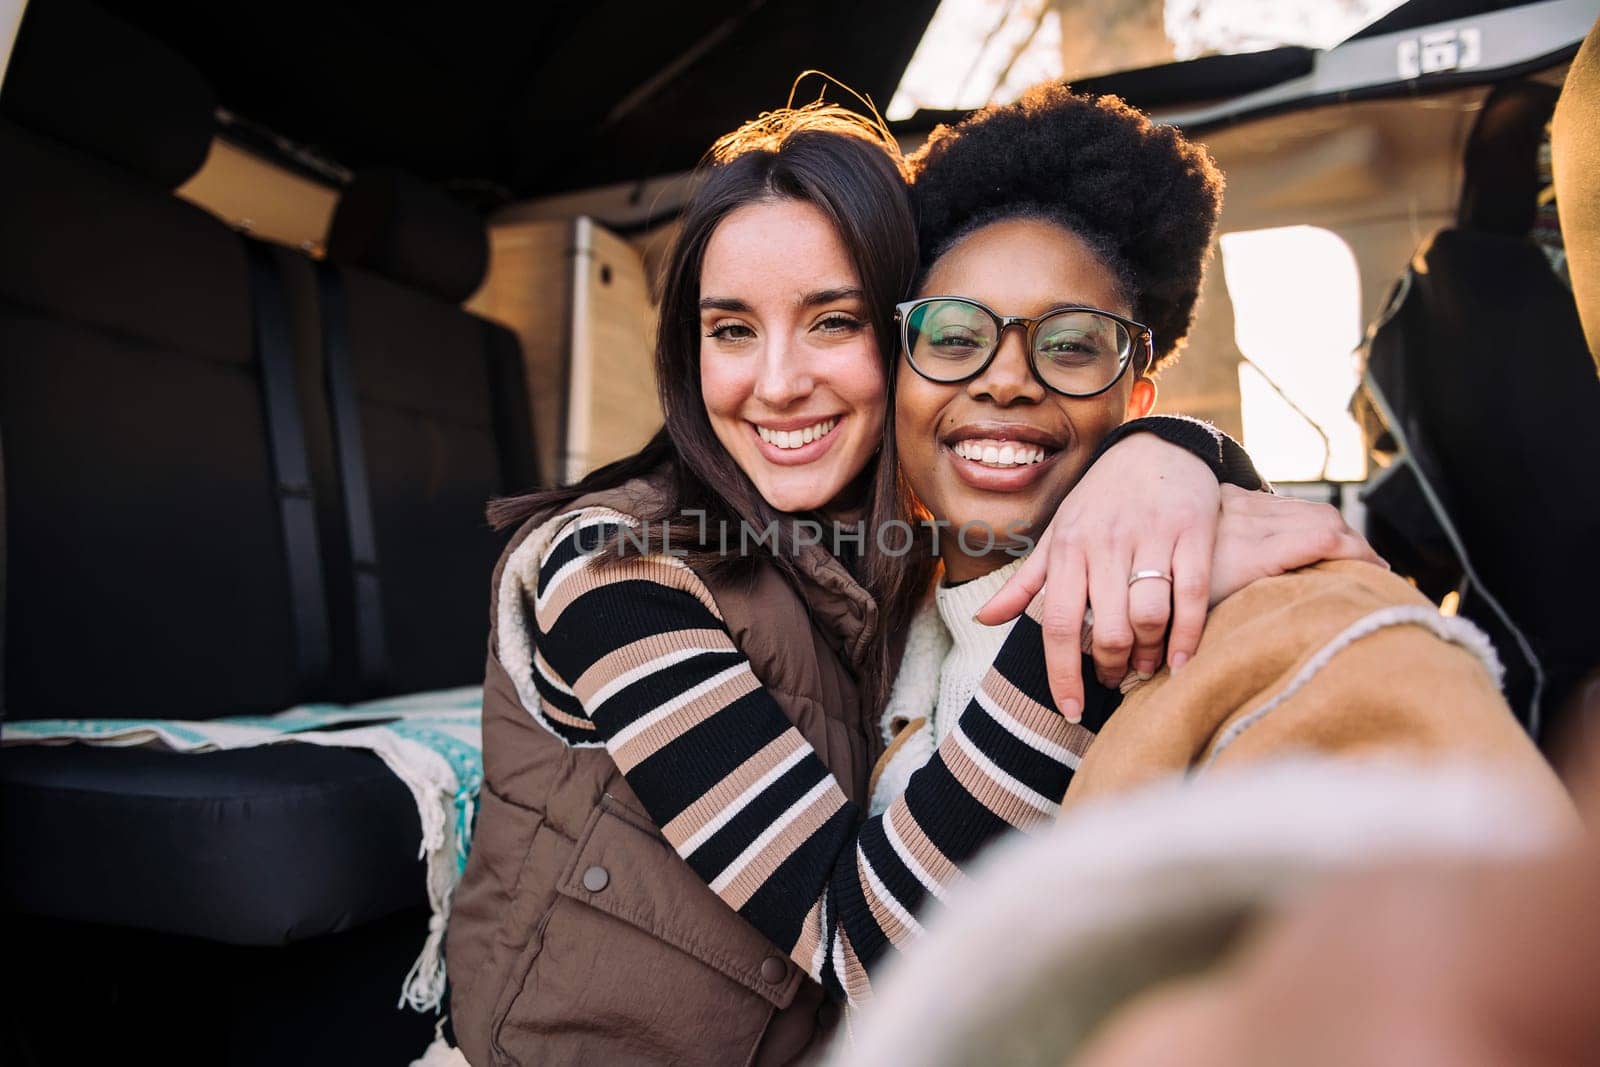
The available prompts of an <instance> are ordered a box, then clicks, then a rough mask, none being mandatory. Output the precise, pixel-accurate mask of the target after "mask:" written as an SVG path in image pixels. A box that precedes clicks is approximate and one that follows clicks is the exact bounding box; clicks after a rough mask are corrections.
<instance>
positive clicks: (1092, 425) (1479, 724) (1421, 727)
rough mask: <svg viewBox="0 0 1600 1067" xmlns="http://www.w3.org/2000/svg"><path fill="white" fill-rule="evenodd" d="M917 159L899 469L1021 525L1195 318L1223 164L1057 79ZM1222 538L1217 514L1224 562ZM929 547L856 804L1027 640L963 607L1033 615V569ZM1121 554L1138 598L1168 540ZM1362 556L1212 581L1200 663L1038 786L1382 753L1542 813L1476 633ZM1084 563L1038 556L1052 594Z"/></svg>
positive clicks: (1168, 673)
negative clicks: (1279, 759) (1476, 779)
mask: <svg viewBox="0 0 1600 1067" xmlns="http://www.w3.org/2000/svg"><path fill="white" fill-rule="evenodd" d="M911 166H912V169H913V175H914V184H913V200H914V202H915V204H916V206H917V208H918V215H919V220H920V237H921V247H922V266H921V275H920V279H919V282H918V285H917V296H916V297H915V298H914V299H912V300H910V301H906V302H904V303H901V304H900V305H899V306H898V308H897V311H896V318H897V325H898V328H899V333H900V341H901V352H902V358H901V361H900V366H899V368H898V373H897V382H896V397H895V438H896V444H897V449H898V454H899V457H900V463H901V469H902V470H903V471H904V473H905V476H906V479H907V481H908V483H909V484H910V486H911V489H912V491H913V492H914V493H915V495H916V497H917V498H918V500H920V501H921V502H922V503H923V504H924V505H925V506H926V507H927V508H928V509H929V510H930V511H932V512H933V513H934V514H935V515H938V516H941V517H943V518H944V519H947V520H948V521H949V524H950V526H949V527H948V528H949V529H956V530H958V529H960V528H961V527H962V526H963V525H964V524H983V525H987V526H990V527H994V528H1006V529H1009V530H1011V531H1013V533H1014V534H1015V536H1016V537H1017V538H1018V539H1020V540H1024V541H1028V542H1032V541H1038V540H1040V539H1042V538H1043V537H1044V536H1045V531H1046V528H1047V526H1048V524H1050V523H1051V522H1052V520H1053V519H1054V520H1055V521H1056V522H1058V523H1059V522H1060V521H1061V520H1060V519H1059V518H1056V516H1057V509H1058V508H1060V507H1061V502H1062V500H1063V498H1065V497H1067V495H1068V493H1069V491H1071V490H1073V489H1074V487H1075V486H1078V485H1079V484H1080V480H1084V481H1086V480H1087V479H1089V478H1093V477H1094V476H1095V473H1096V472H1091V473H1089V474H1088V475H1087V476H1086V475H1085V471H1086V470H1088V465H1089V463H1090V461H1091V460H1092V459H1093V458H1094V457H1095V455H1096V454H1097V449H1098V448H1100V447H1102V445H1103V442H1105V441H1106V440H1108V439H1111V438H1112V437H1113V436H1114V435H1115V434H1116V432H1117V427H1118V426H1120V425H1123V424H1124V423H1125V422H1126V420H1129V419H1137V418H1138V417H1140V416H1142V415H1144V414H1145V413H1147V412H1148V411H1149V410H1150V406H1151V404H1152V403H1153V402H1154V399H1155V386H1154V384H1153V383H1152V382H1151V380H1150V378H1149V374H1150V373H1152V372H1153V371H1155V370H1158V369H1159V368H1160V366H1161V365H1162V364H1163V363H1164V362H1167V361H1169V360H1170V359H1171V358H1172V356H1173V354H1174V353H1175V351H1176V350H1177V348H1178V346H1179V345H1180V344H1181V343H1182V340H1183V337H1184V335H1185V334H1186V333H1187V331H1188V328H1189V322H1190V317H1191V314H1192V311H1193V308H1194V303H1195V298H1196V296H1197V294H1198V291H1199V284H1200V276H1201V266H1202V263H1203V262H1204V259H1205V256H1206V253H1207V250H1208V248H1209V247H1210V243H1211V235H1212V230H1213V227H1214V225H1215V220H1216V216H1217V213H1218V210H1219V208H1220V202H1221V177H1220V175H1219V174H1218V173H1217V171H1216V169H1215V166H1214V164H1213V163H1212V162H1211V160H1210V158H1209V157H1208V156H1207V155H1206V153H1205V151H1204V150H1203V149H1202V148H1200V147H1199V146H1197V145H1193V144H1190V143H1189V142H1187V141H1186V140H1185V139H1184V138H1183V137H1182V135H1181V134H1179V133H1178V132H1177V131H1175V130H1173V129H1171V128H1169V127H1160V126H1156V125H1154V124H1152V123H1151V122H1150V121H1149V120H1148V119H1147V118H1145V117H1144V116H1143V115H1141V114H1139V113H1138V112H1136V111H1134V110H1133V109H1131V108H1129V107H1127V106H1126V105H1124V104H1122V103H1121V102H1120V101H1118V100H1116V99H1115V98H1112V97H1103V98H1101V99H1099V100H1094V99H1091V98H1088V97H1080V96H1074V95H1072V94H1071V93H1070V92H1068V91H1067V90H1066V89H1064V88H1062V87H1060V86H1041V87H1039V88H1036V89H1034V90H1032V91H1030V92H1029V93H1027V94H1025V95H1024V96H1023V98H1022V99H1021V100H1019V101H1018V102H1017V103H1016V104H1013V105H1010V106H1007V107H1002V108H991V109H987V110H985V111H983V112H980V113H978V114H977V115H974V116H973V117H971V118H969V119H968V120H966V121H965V122H963V123H962V124H960V125H959V126H956V127H955V128H954V129H947V128H941V129H940V130H938V131H935V133H934V135H933V136H932V138H931V139H930V140H929V142H928V144H927V146H926V147H925V148H924V149H923V150H922V151H921V153H920V154H919V155H918V156H916V157H914V158H913V159H912V160H911ZM1243 503H1244V504H1245V506H1248V505H1249V504H1250V503H1251V501H1250V500H1249V499H1248V498H1247V499H1245V500H1244V501H1243ZM1070 510H1071V509H1070V506H1069V507H1068V508H1065V509H1062V512H1063V515H1065V514H1066V513H1067V512H1069V511H1070ZM1228 540H1229V535H1228V532H1227V530H1226V529H1224V530H1223V531H1222V532H1221V533H1220V534H1219V545H1220V546H1221V547H1222V550H1221V551H1219V554H1218V559H1219V561H1221V560H1222V559H1224V558H1225V557H1227V556H1228V555H1229V554H1230V553H1229V552H1228V551H1227V544H1228ZM941 548H942V552H941V555H942V556H943V558H944V572H943V576H942V581H941V583H940V586H939V588H938V589H937V591H936V599H935V604H934V606H933V608H931V609H929V610H926V611H924V612H922V613H921V614H919V615H918V617H917V618H916V619H915V620H914V621H913V623H912V624H911V636H910V639H909V641H908V646H909V647H908V652H907V654H906V656H905V658H904V659H903V660H902V663H901V666H900V676H899V678H898V680H897V682H896V684H895V688H894V692H893V693H892V695H891V697H890V700H889V702H888V705H887V707H886V710H885V713H884V716H883V726H884V729H885V732H886V739H887V740H888V742H889V749H888V751H887V753H886V756H885V758H884V759H883V760H882V761H881V762H880V764H879V767H878V768H877V771H876V773H875V775H874V794H873V802H872V806H871V810H872V811H893V810H894V807H895V805H896V804H898V803H900V802H901V798H902V797H903V796H904V795H905V794H906V792H907V791H908V789H913V788H915V783H916V782H917V775H919V774H922V773H924V768H926V767H927V766H929V765H930V764H932V763H935V762H937V761H938V759H939V755H940V754H941V753H944V752H946V746H948V745H949V741H950V738H951V737H957V738H959V737H960V735H962V734H963V733H965V732H966V731H967V729H968V718H967V714H968V713H967V711H966V710H965V708H966V705H967V702H968V700H970V699H972V698H973V695H974V693H976V694H977V695H978V702H979V703H983V702H984V698H985V697H987V698H988V699H989V701H990V702H992V701H994V700H996V699H998V698H999V696H1000V694H1001V693H1002V692H1004V691H1003V690H1002V689H1000V688H999V687H997V686H996V685H995V676H996V672H997V671H998V673H999V674H1001V675H1006V676H1010V675H1012V674H1014V673H1015V672H1016V671H1018V670H1020V669H1022V664H1024V663H1026V661H1027V659H1028V649H1030V648H1038V647H1039V642H1040V634H1039V627H1038V626H1037V624H1036V623H1035V622H1034V621H1033V619H1031V618H1030V617H1029V616H1028V615H1024V616H1023V618H1022V619H1021V620H1019V621H1018V622H1017V623H1016V624H1015V625H1014V627H1011V628H1007V627H1003V626H994V627H991V626H986V625H984V624H983V623H982V622H980V621H979V618H980V617H982V618H986V619H988V620H989V621H999V618H1000V617H1004V615H1005V613H1006V612H1007V611H1010V613H1011V614H1012V615H1015V614H1017V613H1018V612H1020V611H1021V610H1022V608H1024V607H1026V606H1027V605H1028V603H1029V597H1030V596H1031V595H1032V594H1033V593H1034V592H1035V591H1036V590H1037V586H1038V579H1037V578H1036V577H1034V576H1033V575H1032V574H1021V575H1020V576H1019V572H1021V571H1022V569H1023V568H1024V567H1026V566H1028V564H1025V563H1023V562H1022V561H1021V560H1018V559H1016V558H1015V554H1014V552H1009V551H1008V550H1007V548H1008V546H1006V545H1003V544H1001V545H980V546H973V545H972V544H971V543H970V541H963V540H961V539H960V538H958V537H954V536H950V537H947V539H946V542H945V543H944V544H943V545H942V546H941ZM1113 551H1114V552H1115V553H1116V554H1115V556H1114V557H1113V558H1114V559H1115V560H1116V561H1117V568H1116V570H1115V571H1114V572H1113V574H1114V575H1116V577H1114V578H1113V580H1123V579H1121V577H1120V576H1122V575H1125V576H1126V577H1125V583H1126V588H1128V590H1129V596H1130V598H1131V599H1132V600H1133V603H1132V606H1131V608H1130V611H1131V613H1132V614H1134V615H1135V616H1137V615H1138V614H1139V612H1140V610H1141V609H1140V606H1139V600H1140V599H1142V598H1146V597H1152V596H1153V597H1154V598H1156V599H1157V600H1164V599H1165V598H1166V596H1167V595H1168V590H1167V588H1166V585H1167V582H1168V581H1169V580H1170V579H1169V575H1170V572H1169V571H1168V567H1167V564H1168V560H1167V559H1166V558H1165V557H1164V556H1162V555H1149V554H1147V552H1148V551H1149V548H1148V546H1146V545H1143V544H1140V543H1138V542H1137V541H1136V540H1134V539H1127V540H1125V541H1123V542H1122V543H1120V544H1117V545H1115V546H1113ZM1035 555H1036V556H1037V555H1038V553H1035ZM1352 555H1354V554H1352ZM1377 562H1378V561H1377V560H1376V558H1375V557H1371V556H1370V555H1368V556H1366V557H1365V558H1362V557H1359V556H1356V558H1353V559H1348V560H1344V561H1340V562H1331V563H1320V564H1318V565H1317V566H1314V567H1309V568H1307V569H1305V570H1303V571H1299V572H1297V573H1293V574H1286V575H1283V576H1281V577H1279V576H1276V575H1275V574H1268V575H1257V576H1255V579H1256V580H1251V581H1249V582H1247V583H1238V584H1234V583H1229V582H1228V581H1227V580H1226V579H1224V580H1223V581H1222V583H1221V595H1219V596H1218V598H1217V599H1219V600H1220V599H1221V598H1222V595H1226V594H1227V593H1228V592H1229V591H1230V590H1231V589H1240V591H1239V592H1238V593H1237V594H1236V595H1234V596H1232V597H1230V598H1229V599H1228V600H1227V602H1226V603H1223V604H1221V605H1220V606H1219V607H1218V608H1217V609H1216V611H1215V612H1213V613H1212V615H1211V618H1210V619H1209V620H1208V622H1207V626H1206V633H1205V637H1204V639H1203V640H1202V642H1201V643H1200V646H1199V650H1198V652H1197V654H1196V655H1195V656H1194V657H1193V659H1192V660H1189V661H1184V660H1176V661H1174V662H1173V663H1172V664H1171V669H1170V670H1163V671H1161V672H1160V673H1159V674H1158V675H1156V676H1155V677H1152V673H1153V672H1147V671H1138V672H1135V673H1134V674H1132V675H1130V676H1129V677H1128V678H1126V679H1122V680H1120V683H1121V684H1120V685H1119V686H1118V688H1117V690H1104V689H1102V690H1098V691H1097V690H1095V689H1094V688H1093V687H1091V688H1090V690H1089V696H1090V702H1089V707H1088V709H1087V711H1086V712H1085V713H1084V715H1083V721H1082V723H1081V725H1080V726H1076V727H1071V728H1070V729H1068V730H1067V731H1066V735H1067V736H1070V741H1069V742H1068V743H1066V744H1065V745H1064V749H1065V751H1064V752H1063V753H1062V754H1061V759H1060V762H1059V765H1058V766H1057V767H1056V768H1055V772H1054V774H1053V775H1048V776H1045V775H1041V777H1040V778H1038V779H1036V780H1034V781H1032V782H1030V783H1029V784H1030V786H1031V788H1032V790H1033V791H1034V792H1035V793H1037V794H1038V795H1040V796H1043V797H1051V798H1058V799H1059V798H1061V797H1062V796H1063V794H1064V795H1065V800H1066V803H1067V804H1068V805H1069V806H1070V805H1071V804H1075V803H1077V802H1079V801H1080V800H1082V799H1083V798H1085V797H1088V796H1093V795H1102V794H1105V793H1111V792H1117V791H1119V790H1122V789H1126V788H1128V787H1129V786H1131V785H1133V784H1136V783H1139V782H1143V781H1148V780H1149V779H1151V778H1153V777H1156V776H1158V775H1161V774H1167V773H1191V772H1195V771H1200V770H1208V769H1210V768H1213V767H1226V766H1230V765H1232V764H1235V763H1241V762H1248V761H1253V760H1260V759H1266V758H1273V757H1276V756H1281V755H1283V754H1284V753H1287V752H1291V751H1295V750H1310V751H1316V752H1323V753H1333V754H1340V755H1343V754H1347V753H1352V752H1363V753H1367V752H1381V753H1383V754H1385V755H1388V756H1394V757H1413V758H1429V759H1436V758H1440V757H1446V756H1448V757H1450V758H1455V759H1471V760H1477V761H1487V762H1491V763H1494V764H1496V765H1497V766H1499V767H1502V768H1504V769H1506V770H1508V771H1509V772H1510V773H1514V774H1516V775H1518V776H1520V777H1522V778H1524V779H1526V780H1527V781H1529V782H1530V783H1531V784H1532V785H1533V786H1534V787H1535V788H1536V789H1539V790H1541V791H1542V793H1543V795H1544V796H1546V797H1548V798H1550V799H1551V800H1552V803H1554V804H1556V805H1557V806H1559V804H1560V800H1559V788H1558V787H1557V786H1556V783H1555V781H1554V778H1553V776H1552V775H1551V773H1550V771H1549V769H1548V768H1547V767H1546V766H1545V765H1544V764H1543V762H1542V760H1541V759H1540V757H1539V755H1538V753H1537V751H1536V750H1535V749H1534V747H1533V745H1532V743H1531V741H1530V740H1529V739H1528V738H1527V737H1526V735H1525V734H1523V733H1522V731H1521V729H1520V728H1519V727H1518V725H1517V723H1516V720H1515V718H1514V717H1513V716H1512V714H1511V712H1510V709H1509V708H1508V707H1507V706H1506V704H1505V701H1504V699H1503V698H1502V697H1501V695H1500V693H1499V690H1498V682H1499V678H1498V671H1499V665H1498V663H1497V662H1496V660H1495V657H1494V654H1493V650H1492V648H1491V647H1490V646H1489V644H1488V641H1487V639H1486V638H1485V637H1484V636H1483V635H1482V634H1481V633H1479V632H1478V631H1477V630H1475V629H1474V628H1473V627H1472V626H1471V625H1470V624H1468V623H1466V622H1465V621H1464V620H1459V619H1446V618H1444V617H1442V616H1440V615H1439V613H1438V611H1437V610H1436V609H1435V608H1434V606H1433V605H1432V604H1431V603H1429V602H1428V601H1427V600H1426V599H1425V598H1423V597H1422V596H1421V595H1420V594H1418V593H1417V592H1416V591H1415V590H1414V589H1412V588H1411V587H1410V586H1408V585H1407V584H1406V583H1405V582H1404V581H1402V580H1400V579H1398V578H1396V577H1395V576H1393V575H1392V574H1390V573H1388V571H1387V569H1386V568H1383V567H1381V566H1374V565H1373V564H1375V563H1377ZM1029 563H1034V561H1033V560H1031V559H1030V561H1029ZM1221 565H1222V564H1221V563H1220V562H1219V566H1221ZM1035 566H1036V567H1037V564H1035ZM1037 569H1038V570H1040V571H1041V572H1042V570H1043V568H1042V567H1037ZM1083 569H1084V568H1083V567H1082V565H1081V564H1074V566H1072V567H1068V568H1064V569H1061V568H1052V569H1051V570H1050V573H1049V581H1050V584H1051V585H1057V584H1062V585H1067V584H1070V583H1071V582H1072V581H1073V577H1074V572H1075V571H1080V572H1081V571H1082V570H1083ZM1094 580H1096V579H1095V578H1094V577H1092V576H1091V578H1090V581H1091V582H1093V581H1094ZM1008 583H1010V584H1009V586H1008ZM1217 585H1218V583H1216V582H1214V583H1213V586H1214V587H1215V586H1217ZM1241 586H1242V589H1241ZM1071 595H1073V596H1075V597H1077V598H1078V599H1079V600H1080V601H1081V595H1082V594H1081V591H1078V590H1073V591H1072V592H1071ZM996 597H998V601H999V602H998V603H997V604H995V605H994V606H991V607H988V608H986V605H987V604H989V602H990V601H991V598H996ZM1029 610H1030V612H1031V613H1033V614H1038V613H1039V609H1038V608H1031V609H1029ZM1008 634H1009V636H1008ZM1045 650H1046V651H1047V652H1052V651H1053V652H1059V651H1060V649H1059V648H1055V649H1052V648H1050V647H1049V646H1048V645H1047V646H1046V649H1045ZM930 675H935V676H936V677H937V685H936V686H932V687H930V685H929V683H928V677H929V676H930ZM1009 695H1010V696H1011V699H1012V700H1013V702H1015V701H1016V700H1017V695H1016V694H1009ZM1097 697H1098V699H1096V698H1097ZM1124 697H1125V698H1126V699H1124ZM1059 706H1060V710H1061V711H1062V713H1063V714H1064V715H1066V717H1067V718H1069V719H1071V718H1076V717H1077V715H1078V712H1079V709H1078V708H1076V707H1073V706H1071V705H1069V704H1066V703H1061V704H1060V705H1059ZM1113 711H1115V712H1116V714H1115V716H1113V715H1112V712H1113ZM1090 731H1093V734H1091V732H1090ZM970 740H971V739H969V741H970ZM1091 740H1093V741H1094V747H1093V749H1092V750H1091V749H1090V747H1089V746H1090V741H1091ZM1069 768H1070V769H1069ZM1069 786H1070V788H1069Z"/></svg>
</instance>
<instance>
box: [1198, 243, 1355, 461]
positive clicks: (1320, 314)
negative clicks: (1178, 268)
mask: <svg viewBox="0 0 1600 1067" xmlns="http://www.w3.org/2000/svg"><path fill="white" fill-rule="evenodd" d="M1221 244H1222V268H1223V273H1224V276H1225V277H1226V279H1227V283H1228V296H1229V298H1230V299H1231V300H1232V302H1233V317H1234V342H1235V343H1236V344H1237V345H1238V346H1239V351H1240V352H1241V353H1242V354H1243V355H1244V357H1245V359H1246V360H1247V361H1248V362H1246V363H1241V364H1240V365H1239V401H1240V413H1241V415H1242V416H1243V419H1244V444H1245V447H1246V448H1248V449H1249V450H1250V455H1251V457H1252V458H1253V459H1254V460H1255V463H1256V468H1257V469H1258V470H1260V471H1261V473H1262V474H1263V475H1264V476H1265V477H1267V478H1268V479H1270V480H1273V481H1282V482H1288V481H1315V480H1319V479H1323V478H1329V479H1332V480H1334V481H1360V480H1361V479H1363V478H1365V477H1366V460H1365V451H1364V449H1363V447H1362V443H1361V430H1360V428H1359V427H1358V426H1357V425H1356V422H1355V420H1354V419H1353V418H1351V416H1350V414H1349V412H1348V410H1347V408H1348V406H1349V403H1350V394H1351V393H1352V392H1354V391H1355V387H1356V379H1357V371H1356V360H1355V350H1356V346H1357V345H1358V344H1359V343H1360V340H1361V276H1360V272H1359V270H1358V269H1357V267H1356V260H1355V256H1354V255H1353V254H1352V253H1351V251H1350V246H1349V245H1347V244H1345V243H1344V241H1343V239H1341V238H1340V237H1339V236H1338V235H1337V234H1335V233H1333V232H1331V231H1329V230H1324V229H1322V228H1320V227H1317V226H1284V227H1280V228H1277V229H1271V230H1250V231H1246V232H1242V233H1225V234H1223V235H1222V239H1221ZM1290 264H1292V269H1286V265H1290ZM1252 364H1254V365H1253V366H1252ZM1274 386H1276V388H1274Z"/></svg>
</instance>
